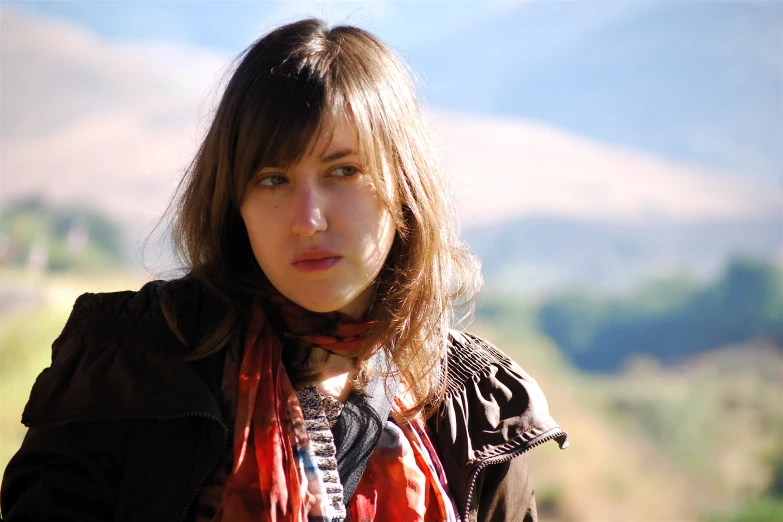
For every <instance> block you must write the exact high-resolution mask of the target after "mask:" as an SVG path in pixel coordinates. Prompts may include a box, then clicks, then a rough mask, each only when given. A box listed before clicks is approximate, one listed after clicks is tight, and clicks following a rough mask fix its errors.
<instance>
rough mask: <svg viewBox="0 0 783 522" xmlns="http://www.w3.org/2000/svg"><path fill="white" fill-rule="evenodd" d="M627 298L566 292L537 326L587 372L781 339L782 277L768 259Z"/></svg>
mask: <svg viewBox="0 0 783 522" xmlns="http://www.w3.org/2000/svg"><path fill="white" fill-rule="evenodd" d="M656 284H657V285H660V286H659V288H658V289H657V291H656V290H655V289H654V287H653V286H651V285H647V286H645V287H644V288H643V289H641V290H640V291H639V292H637V293H635V294H634V295H632V296H630V297H627V298H605V297H603V298H602V297H598V296H595V295H588V294H585V293H573V292H572V293H565V294H561V295H559V296H555V297H553V298H551V299H548V300H546V301H545V302H544V303H543V304H542V305H541V307H540V308H539V312H538V320H539V327H540V328H541V330H542V331H543V332H544V333H546V334H547V335H549V336H550V337H551V338H552V339H553V340H554V341H555V342H556V343H557V344H558V345H559V346H560V347H561V348H562V349H563V351H564V352H565V353H566V355H567V356H568V357H569V358H570V359H571V360H572V361H573V362H574V364H575V365H576V366H578V367H580V368H582V369H585V370H588V371H595V372H614V371H618V370H620V369H622V368H623V366H624V365H625V364H626V363H627V362H628V360H629V359H630V358H631V356H634V355H648V356H652V357H654V358H656V359H658V360H660V361H662V362H666V363H671V362H677V361H679V360H683V359H686V358H688V357H690V356H692V355H694V354H696V353H700V352H703V351H705V350H709V349H711V348H717V347H720V346H725V345H730V344H740V343H744V342H747V341H749V340H751V339H754V338H761V337H770V338H772V339H774V340H776V342H777V343H778V344H780V342H781V340H783V277H782V276H781V272H780V270H779V269H778V268H776V267H775V266H774V265H772V264H770V263H766V262H763V261H758V260H751V259H737V260H734V261H732V262H731V263H730V264H729V265H728V267H727V268H726V270H725V271H724V273H723V275H722V276H721V277H720V278H719V279H718V280H717V281H715V282H714V283H712V284H711V285H708V286H705V287H703V288H699V287H696V286H695V285H693V284H692V283H687V282H686V283H683V282H682V281H681V280H678V279H675V280H672V281H669V282H658V283H656Z"/></svg>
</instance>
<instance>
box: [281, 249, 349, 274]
mask: <svg viewBox="0 0 783 522" xmlns="http://www.w3.org/2000/svg"><path fill="white" fill-rule="evenodd" d="M342 258H343V256H341V255H340V254H338V253H337V252H334V251H332V250H327V249H325V248H316V249H313V250H304V251H302V252H300V253H298V254H297V255H296V256H294V259H293V261H291V264H292V265H294V267H295V268H296V269H297V270H299V271H301V272H319V271H322V270H328V269H330V268H331V267H333V266H334V265H336V264H337V263H339V262H340V260H342Z"/></svg>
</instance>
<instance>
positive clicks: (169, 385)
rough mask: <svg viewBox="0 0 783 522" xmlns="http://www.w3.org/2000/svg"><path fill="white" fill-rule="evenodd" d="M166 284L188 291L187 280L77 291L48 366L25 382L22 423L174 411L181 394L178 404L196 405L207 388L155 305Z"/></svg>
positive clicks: (204, 397) (206, 394)
mask: <svg viewBox="0 0 783 522" xmlns="http://www.w3.org/2000/svg"><path fill="white" fill-rule="evenodd" d="M169 285H171V287H170V288H169ZM172 290H174V291H175V292H176V293H177V294H180V295H181V297H183V298H185V299H187V298H188V297H191V296H190V292H191V290H192V288H191V286H190V285H181V283H180V282H171V283H167V282H164V281H155V282H151V283H148V284H146V285H145V286H144V287H143V288H141V289H140V290H139V291H137V292H133V291H125V292H113V293H101V294H90V293H88V294H84V295H82V296H80V297H79V298H78V299H77V300H76V303H75V304H74V307H73V311H72V312H71V315H70V317H69V318H68V321H67V322H66V324H65V327H64V328H63V331H62V333H61V334H60V336H59V337H58V338H57V339H56V340H55V341H54V343H53V345H52V363H51V366H50V367H49V368H46V369H45V370H43V372H42V373H41V374H40V375H39V376H38V378H37V379H36V382H35V384H34V385H33V389H32V391H31V394H30V400H29V401H28V403H27V406H26V407H25V410H24V414H23V416H22V422H23V423H25V424H26V425H28V426H31V425H56V424H63V423H69V422H75V421H80V420H92V419H112V418H120V417H121V418H128V417H142V416H153V417H164V416H169V415H176V414H177V413H179V411H180V409H181V408H179V407H176V408H175V407H174V405H175V404H177V403H176V401H175V399H176V398H179V399H183V398H184V399H185V400H184V402H181V403H180V404H185V405H186V406H185V407H191V406H193V407H195V406H196V405H197V404H201V405H203V404H204V401H205V400H207V399H208V398H209V397H210V393H209V390H208V389H207V388H206V386H205V385H204V384H203V381H202V382H199V381H201V379H199V378H198V377H197V376H196V374H195V373H194V372H193V370H192V369H191V367H190V366H189V364H188V363H186V362H184V361H182V355H183V354H185V353H186V347H185V346H184V345H183V344H182V343H181V342H180V341H179V340H178V339H177V336H176V335H175V334H174V332H172V331H171V329H170V328H169V327H168V323H167V322H166V320H165V318H164V316H163V313H162V311H161V300H162V295H163V293H164V291H166V292H168V291H172ZM186 294H187V295H186ZM193 387H195V388H193ZM161 398H172V400H170V401H168V400H162V399H161ZM212 402H214V400H212ZM214 406H215V410H216V411H219V407H218V406H217V404H215V405H214ZM175 410H176V411H175Z"/></svg>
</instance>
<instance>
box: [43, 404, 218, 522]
mask: <svg viewBox="0 0 783 522" xmlns="http://www.w3.org/2000/svg"><path fill="white" fill-rule="evenodd" d="M194 417H198V418H202V419H209V420H212V421H215V422H217V423H218V424H219V425H220V427H221V428H223V445H222V447H221V448H220V452H219V453H218V456H217V458H216V459H215V460H214V461H213V462H212V464H211V465H210V467H209V469H208V470H207V471H206V473H204V475H203V476H202V477H201V480H200V481H199V483H198V486H197V487H196V490H195V491H194V492H193V495H191V497H190V500H188V503H187V504H186V505H185V509H183V510H182V516H181V517H180V519H179V520H180V522H183V521H184V520H185V517H187V515H188V511H189V510H190V506H192V505H193V502H195V501H196V497H198V494H199V492H201V488H203V487H204V484H205V483H206V481H207V479H208V478H209V476H210V475H211V474H212V473H213V472H214V471H215V469H217V466H218V464H220V461H221V460H222V459H223V456H224V455H225V452H226V445H227V444H228V433H229V431H228V426H226V423H225V422H223V419H221V418H220V417H218V416H217V415H214V414H211V413H206V412H194V413H180V414H177V415H125V416H111V415H108V416H99V417H88V418H84V419H78V420H65V421H60V422H52V423H40V424H37V423H30V424H29V425H28V427H30V428H54V427H57V426H65V425H68V424H76V423H79V422H95V421H122V420H178V419H188V418H194Z"/></svg>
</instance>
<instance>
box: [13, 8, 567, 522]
mask: <svg viewBox="0 0 783 522" xmlns="http://www.w3.org/2000/svg"><path fill="white" fill-rule="evenodd" d="M175 210H176V215H175V218H176V219H175V226H174V241H175V244H176V245H177V247H178V251H179V253H180V254H181V256H182V258H183V260H184V262H185V263H186V266H187V268H188V274H187V276H185V277H183V278H182V279H179V280H175V281H170V282H162V281H157V282H153V283H150V284H148V285H146V286H144V287H143V288H142V289H141V290H139V291H138V292H120V293H113V294H85V295H83V296H82V297H80V298H79V299H78V300H77V302H76V304H75V306H74V310H73V312H72V315H71V317H70V319H69V320H68V322H67V324H66V326H65V328H64V330H63V333H62V335H61V336H60V337H59V338H58V339H57V340H56V341H55V343H54V345H53V351H52V365H51V367H50V368H48V369H46V370H44V372H43V373H42V374H41V375H40V377H39V378H38V380H37V381H36V383H35V385H34V387H33V390H32V393H31V397H30V401H29V403H28V404H27V407H26V409H25V412H24V416H23V422H24V423H25V424H26V425H27V426H29V428H30V429H29V431H28V434H27V436H26V438H25V440H24V443H23V445H22V447H21V449H20V450H19V452H18V453H17V454H16V456H15V457H14V458H13V460H12V461H11V462H10V463H9V465H8V468H7V470H6V473H5V477H4V480H3V485H2V497H1V500H2V510H3V515H4V516H5V518H6V520H7V521H8V522H15V521H22V520H67V521H71V520H74V521H76V520H78V521H80V522H83V521H93V520H94V521H98V520H100V521H107V520H112V521H140V520H156V521H157V520H160V521H168V520H173V521H177V520H188V521H198V522H204V521H221V522H244V521H251V520H252V521H305V520H309V521H339V520H349V519H350V520H352V521H353V522H360V521H361V522H365V521H373V520H375V521H414V520H416V521H419V520H422V521H436V520H437V521H455V520H463V521H467V520H471V521H500V520H508V521H512V520H513V521H520V520H534V519H535V516H536V515H535V504H534V499H533V490H532V486H531V484H530V482H529V481H528V478H527V471H526V468H525V463H524V460H523V458H522V454H523V453H524V452H525V451H527V450H528V449H530V448H532V447H534V446H536V445H538V444H540V443H542V442H545V441H548V440H557V441H558V442H559V444H560V445H561V447H563V446H565V445H566V434H565V432H563V431H562V430H561V429H560V427H559V426H558V425H557V424H556V423H555V422H554V421H553V420H552V418H551V417H550V416H549V413H548V411H547V404H546V400H545V399H544V396H543V394H542V393H541V391H540V389H539V388H538V387H537V385H536V383H535V381H533V380H532V379H531V378H530V377H529V376H528V375H527V374H525V373H524V372H523V371H522V370H521V369H520V368H519V367H518V366H517V365H516V364H515V363H513V362H512V361H511V360H509V359H508V358H507V357H506V356H505V355H503V354H502V353H501V352H500V351H499V350H497V349H496V348H494V347H493V346H491V345H490V344H488V343H487V342H486V341H483V340H481V339H479V338H477V337H474V336H472V335H470V334H466V333H461V332H457V331H454V330H450V329H449V326H450V323H451V322H452V319H453V308H454V306H455V304H456V303H459V302H462V303H464V302H465V301H466V300H469V299H470V298H471V297H472V292H474V291H475V290H477V288H478V283H479V282H480V276H479V273H478V268H477V263H476V261H475V259H474V257H473V256H472V255H471V254H470V253H469V252H468V251H467V250H465V249H464V248H463V246H462V245H461V243H460V240H459V238H458V234H457V231H456V221H455V215H454V211H453V200H452V198H451V197H450V195H449V192H448V191H447V190H446V183H445V177H444V174H443V173H442V171H441V170H440V167H439V165H438V163H437V162H436V160H435V155H434V154H433V151H432V147H431V145H430V142H429V139H428V136H427V130H426V128H425V125H424V124H423V118H422V115H421V113H420V109H419V105H418V102H417V99H416V95H415V90H414V88H413V86H412V83H411V80H410V78H409V75H408V73H407V71H406V68H405V67H404V65H403V64H402V63H401V62H400V61H399V60H398V59H397V58H396V57H395V56H394V55H393V54H392V53H391V52H390V51H389V50H388V49H387V48H386V47H385V46H384V45H383V44H381V43H380V42H379V41H378V40H377V39H376V38H375V37H373V36H372V35H370V34H368V33H367V32H365V31H362V30H361V29H357V28H355V27H336V28H333V29H329V28H328V27H327V26H326V25H324V24H323V23H322V22H320V21H317V20H303V21H300V22H296V23H293V24H290V25H286V26H283V27H280V28H278V29H276V30H274V31H273V32H271V33H270V34H268V35H266V36H265V37H263V38H261V39H260V40H259V41H257V42H256V43H255V44H253V45H252V46H251V47H250V48H249V49H248V50H247V51H246V52H245V53H244V56H243V57H242V59H241V61H240V63H239V65H238V67H237V69H236V71H235V72H234V74H233V76H232V78H231V80H230V82H229V84H228V86H227V88H226V91H225V94H224V95H223V98H222V101H221V103H220V105H219V107H218V109H217V112H216V114H215V117H214V121H213V122H212V125H211V127H210V129H209V131H208V133H207V136H206V138H205V140H204V142H203V144H202V146H201V148H200V150H199V152H198V154H197V156H196V158H195V160H194V161H193V163H192V165H191V168H190V169H189V173H188V176H187V177H186V178H185V180H183V183H182V185H181V190H180V192H179V199H178V200H177V204H176V206H175Z"/></svg>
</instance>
